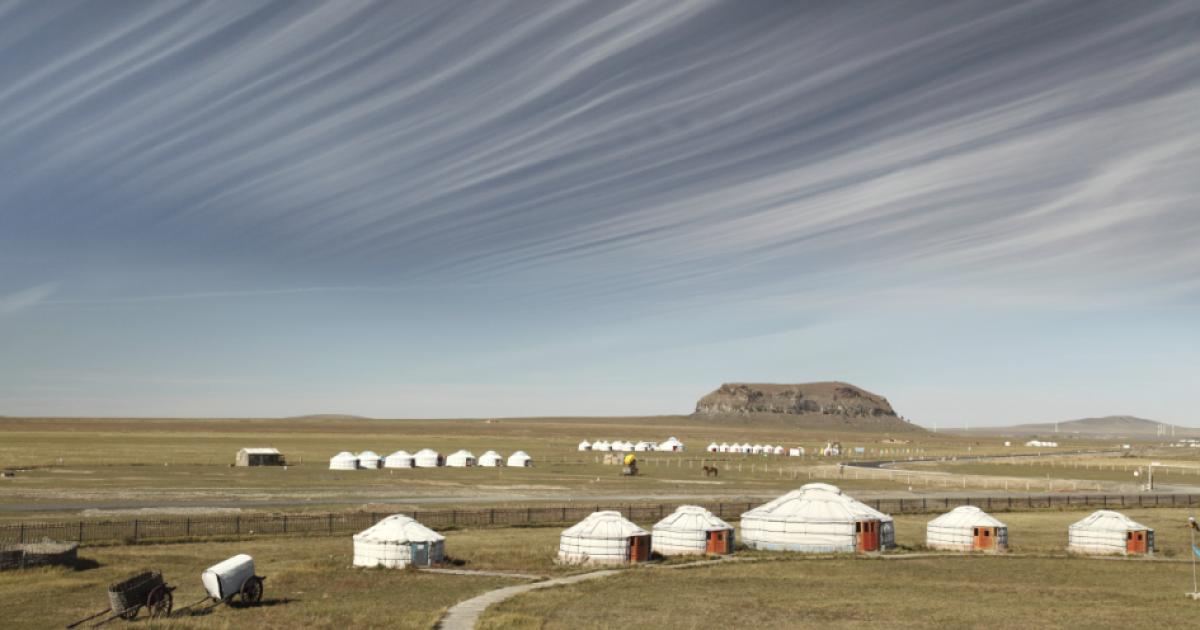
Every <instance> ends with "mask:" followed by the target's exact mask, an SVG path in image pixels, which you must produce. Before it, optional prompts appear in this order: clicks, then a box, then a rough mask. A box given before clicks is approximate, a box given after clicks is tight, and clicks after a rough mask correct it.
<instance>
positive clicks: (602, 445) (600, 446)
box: [592, 440, 613, 451]
mask: <svg viewBox="0 0 1200 630" xmlns="http://www.w3.org/2000/svg"><path fill="white" fill-rule="evenodd" d="M592 450H593V451H611V450H613V448H612V444H609V443H608V442H605V441H604V440H598V441H596V442H592Z"/></svg>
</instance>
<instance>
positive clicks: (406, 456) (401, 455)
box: [387, 450, 412, 459]
mask: <svg viewBox="0 0 1200 630" xmlns="http://www.w3.org/2000/svg"><path fill="white" fill-rule="evenodd" d="M387 458H388V459H392V458H395V459H412V453H409V452H408V451H404V450H400V451H396V452H395V453H392V454H391V455H388V456H387Z"/></svg>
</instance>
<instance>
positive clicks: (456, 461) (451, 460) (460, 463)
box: [446, 449, 475, 468]
mask: <svg viewBox="0 0 1200 630" xmlns="http://www.w3.org/2000/svg"><path fill="white" fill-rule="evenodd" d="M474 465H475V454H474V453H472V452H471V451H468V450H465V449H463V450H458V451H454V452H453V453H451V454H450V455H449V456H447V457H446V466H448V467H450V468H466V467H468V466H474Z"/></svg>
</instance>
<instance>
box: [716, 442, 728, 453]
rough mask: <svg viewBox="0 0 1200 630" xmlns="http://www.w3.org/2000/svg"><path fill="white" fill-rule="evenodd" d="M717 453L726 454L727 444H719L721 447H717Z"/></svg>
mask: <svg viewBox="0 0 1200 630" xmlns="http://www.w3.org/2000/svg"><path fill="white" fill-rule="evenodd" d="M717 452H718V453H728V452H729V443H728V442H721V445H720V446H718V447H717Z"/></svg>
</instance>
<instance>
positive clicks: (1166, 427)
mask: <svg viewBox="0 0 1200 630" xmlns="http://www.w3.org/2000/svg"><path fill="white" fill-rule="evenodd" d="M953 432H955V433H962V431H953ZM969 433H970V434H972V435H976V434H993V435H1051V434H1055V433H1057V434H1059V435H1079V436H1090V437H1139V438H1147V437H1148V438H1155V437H1161V438H1166V439H1169V438H1171V437H1194V436H1196V435H1200V429H1195V428H1192V427H1181V426H1174V425H1170V424H1167V423H1165V422H1159V421H1157V420H1149V419H1146V418H1139V417H1137V416H1103V417H1099V418H1079V419H1077V420H1063V421H1061V422H1039V423H1033V424H1018V425H1015V426H1011V427H981V428H978V429H970V431H969Z"/></svg>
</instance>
